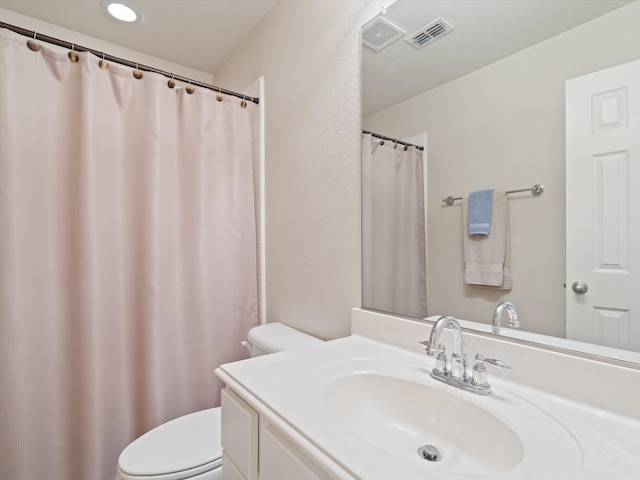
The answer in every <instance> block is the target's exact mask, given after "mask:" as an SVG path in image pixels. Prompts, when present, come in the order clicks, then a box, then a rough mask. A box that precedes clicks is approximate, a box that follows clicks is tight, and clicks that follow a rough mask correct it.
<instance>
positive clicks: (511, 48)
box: [362, 0, 640, 117]
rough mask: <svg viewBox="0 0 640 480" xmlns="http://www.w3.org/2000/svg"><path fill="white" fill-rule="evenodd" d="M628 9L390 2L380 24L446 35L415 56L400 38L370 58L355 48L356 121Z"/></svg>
mask: <svg viewBox="0 0 640 480" xmlns="http://www.w3.org/2000/svg"><path fill="white" fill-rule="evenodd" d="M632 1H633V0H398V1H397V2H396V3H394V4H393V5H391V7H389V8H388V11H387V13H386V15H384V18H385V19H386V20H389V21H390V22H391V23H393V24H394V25H395V26H397V27H399V28H400V29H402V30H405V31H406V33H407V35H409V34H412V33H414V32H415V31H416V30H418V29H420V28H421V27H423V26H425V25H427V24H428V23H430V22H431V21H433V20H435V19H437V18H438V17H442V18H443V19H444V20H446V21H447V22H449V23H450V24H451V25H452V26H453V27H454V31H453V32H451V33H449V34H447V35H446V36H442V37H441V38H439V39H437V40H435V41H434V42H433V43H432V44H431V45H426V46H425V47H423V48H422V49H421V50H416V49H415V48H414V47H412V46H411V45H409V44H408V43H406V42H405V41H404V39H403V38H401V39H399V40H397V41H395V42H394V43H392V44H391V45H389V46H388V47H386V48H385V49H383V50H381V51H380V52H377V53H376V52H375V51H374V50H372V49H370V48H368V47H365V46H363V47H362V59H363V104H364V107H363V115H364V116H365V117H366V116H368V115H371V114H373V113H376V112H378V111H380V110H384V109H385V108H388V107H390V106H392V105H395V104H397V103H400V102H401V101H404V100H407V99H409V98H412V97H414V96H416V95H418V94H420V93H422V92H425V91H427V90H430V89H432V88H434V87H437V86H438V85H442V84H444V83H447V82H449V81H451V80H453V79H455V78H458V77H461V76H463V75H465V74H467V73H470V72H472V71H474V70H477V69H478V68H481V67H483V66H485V65H488V64H490V63H493V62H495V61H497V60H500V59H501V58H504V57H507V56H509V55H511V54H513V53H515V52H517V51H520V50H522V49H524V48H526V47H529V46H531V45H535V44H536V43H539V42H541V41H543V40H546V39H548V38H551V37H553V36H555V35H557V34H559V33H561V32H564V31H566V30H569V29H571V28H573V27H576V26H578V25H580V24H582V23H585V22H587V21H589V20H591V19H593V18H595V17H599V16H601V15H603V14H605V13H607V12H609V11H611V10H614V9H616V8H619V7H622V6H624V5H626V4H628V3H631V2H632ZM639 1H640V0H639ZM604 34H606V32H603V35H604Z"/></svg>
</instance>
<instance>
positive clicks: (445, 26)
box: [404, 18, 453, 49]
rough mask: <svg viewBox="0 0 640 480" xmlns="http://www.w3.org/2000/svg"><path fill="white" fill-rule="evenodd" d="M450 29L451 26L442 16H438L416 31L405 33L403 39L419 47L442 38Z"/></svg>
mask: <svg viewBox="0 0 640 480" xmlns="http://www.w3.org/2000/svg"><path fill="white" fill-rule="evenodd" d="M451 31H453V27H452V26H451V25H450V24H449V23H447V22H446V21H445V20H443V19H442V18H438V19H436V20H434V21H433V22H431V23H430V24H429V25H427V26H425V27H422V28H421V29H420V30H418V31H417V32H415V33H412V34H411V35H407V36H406V37H404V39H405V41H406V42H407V43H410V44H411V45H413V46H414V47H416V48H418V49H420V48H422V47H424V46H425V45H426V44H428V43H432V42H434V41H436V40H437V39H439V38H442V37H443V36H445V35H446V34H447V33H449V32H451Z"/></svg>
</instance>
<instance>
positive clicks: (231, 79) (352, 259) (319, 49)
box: [216, 0, 389, 338]
mask: <svg viewBox="0 0 640 480" xmlns="http://www.w3.org/2000/svg"><path fill="white" fill-rule="evenodd" d="M383 3H387V4H388V3H389V2H388V1H387V2H382V1H364V0H349V1H340V2H338V1H327V0H306V1H297V0H280V1H278V2H277V3H276V5H275V6H274V7H273V8H272V9H271V10H270V11H269V13H268V14H267V15H266V16H265V18H264V19H263V20H262V21H261V22H260V24H259V25H258V26H257V28H256V29H255V30H254V31H253V33H252V34H251V36H250V37H249V38H248V39H247V41H246V42H245V43H244V44H243V46H242V47H241V48H240V49H239V50H238V51H237V52H235V53H234V55H233V58H232V59H231V60H230V61H229V62H228V64H227V65H225V66H224V67H223V68H222V69H221V70H220V71H219V72H216V81H217V82H218V83H220V84H222V85H231V86H233V85H247V84H249V83H250V82H252V81H254V80H255V78H257V77H258V76H260V75H264V79H265V98H264V102H265V114H266V124H265V128H266V132H265V135H266V172H265V174H266V177H265V180H266V185H265V198H266V219H267V221H266V273H267V275H266V290H267V291H266V293H267V295H266V303H267V305H266V312H267V321H269V322H272V321H280V322H284V323H286V324H289V325H291V326H293V327H296V328H299V329H301V330H304V331H306V332H309V333H311V334H313V335H316V336H318V337H321V338H335V337H340V336H344V335H348V334H349V332H350V309H351V307H353V306H356V305H360V130H361V120H360V27H361V26H362V25H363V24H364V23H366V21H368V20H370V19H371V18H372V17H373V16H375V15H376V14H377V13H379V11H380V9H381V6H382V4H383Z"/></svg>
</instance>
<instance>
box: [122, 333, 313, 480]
mask: <svg viewBox="0 0 640 480" xmlns="http://www.w3.org/2000/svg"><path fill="white" fill-rule="evenodd" d="M318 343H322V340H320V339H318V338H315V337H312V336H310V335H307V334H306V333H302V332H300V331H298V330H296V329H294V328H291V327H289V326H287V325H284V324H282V323H278V322H273V323H267V324H264V325H259V326H257V327H254V328H252V329H251V330H250V331H249V334H248V335H247V340H246V341H245V342H242V344H243V345H244V346H246V347H247V348H248V349H249V352H250V353H251V356H252V357H258V356H261V355H266V354H269V353H276V352H281V351H285V350H296V349H300V348H305V347H309V346H312V345H317V344H318ZM212 375H213V372H212ZM186 479H188V480H221V479H222V446H221V444H220V407H216V408H209V409H207V410H201V411H199V412H195V413H190V414H188V415H184V416H182V417H178V418H176V419H174V420H171V421H169V422H167V423H163V424H162V425H160V426H158V427H156V428H154V429H153V430H150V431H148V432H147V433H145V434H144V435H142V436H140V437H138V438H137V439H136V440H134V441H133V442H132V443H131V444H129V446H128V447H126V448H125V449H124V450H123V451H122V453H121V454H120V458H119V459H118V474H117V476H116V480H186Z"/></svg>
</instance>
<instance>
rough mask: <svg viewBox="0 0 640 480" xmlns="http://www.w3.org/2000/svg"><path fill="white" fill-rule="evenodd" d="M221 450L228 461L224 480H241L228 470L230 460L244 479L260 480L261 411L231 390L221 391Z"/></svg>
mask: <svg viewBox="0 0 640 480" xmlns="http://www.w3.org/2000/svg"><path fill="white" fill-rule="evenodd" d="M222 449H223V451H224V455H225V460H226V463H225V462H224V461H223V468H222V474H223V477H224V479H225V480H235V479H237V478H238V476H237V474H236V472H233V473H232V469H231V468H229V469H227V465H229V467H231V465H230V464H229V461H231V462H232V463H233V467H234V468H235V469H236V470H237V471H239V472H240V474H241V475H242V477H241V478H244V479H245V480H257V478H258V412H256V411H255V410H254V409H253V408H251V407H250V406H249V405H248V404H247V403H246V402H245V401H244V400H242V398H240V397H239V396H238V395H236V394H235V393H234V392H233V391H231V390H229V389H228V388H225V389H224V390H222ZM227 471H229V473H228V474H227Z"/></svg>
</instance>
